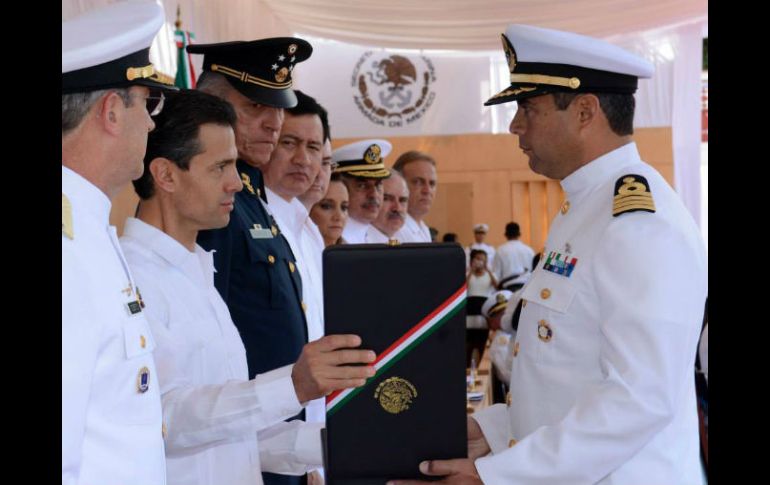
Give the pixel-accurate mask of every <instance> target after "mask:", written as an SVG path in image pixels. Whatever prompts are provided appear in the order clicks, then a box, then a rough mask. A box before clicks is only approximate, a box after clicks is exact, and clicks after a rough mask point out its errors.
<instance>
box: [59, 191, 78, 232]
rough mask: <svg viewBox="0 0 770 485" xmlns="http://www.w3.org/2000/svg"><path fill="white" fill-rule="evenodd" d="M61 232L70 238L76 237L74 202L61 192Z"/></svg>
mask: <svg viewBox="0 0 770 485" xmlns="http://www.w3.org/2000/svg"><path fill="white" fill-rule="evenodd" d="M61 233H62V234H64V235H65V236H67V237H68V238H70V239H75V232H74V228H73V227H72V204H70V200H69V199H68V198H67V196H66V195H64V194H61Z"/></svg>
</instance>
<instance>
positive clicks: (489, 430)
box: [421, 25, 707, 485]
mask: <svg viewBox="0 0 770 485" xmlns="http://www.w3.org/2000/svg"><path fill="white" fill-rule="evenodd" d="M502 40H503V47H504V49H505V54H506V58H507V60H508V65H509V68H510V73H511V85H510V87H508V88H506V89H505V90H504V91H502V92H501V93H499V94H497V95H495V96H494V97H492V98H491V99H490V100H489V101H487V103H486V104H497V103H503V102H510V101H517V102H518V105H519V106H518V111H517V113H516V115H515V117H514V119H513V121H512V122H511V126H510V131H511V133H513V134H515V135H517V137H518V142H519V146H520V147H521V148H522V150H523V151H524V153H525V154H526V155H527V156H528V157H529V166H530V168H531V169H532V170H533V171H534V172H536V173H539V174H542V175H544V176H547V177H549V178H551V179H556V180H559V181H560V183H561V185H562V187H563V189H564V191H565V193H566V200H565V201H564V204H563V206H562V208H561V210H560V212H559V213H558V214H557V215H556V218H555V219H554V221H553V224H552V225H551V229H550V234H549V236H548V239H547V241H546V247H545V253H544V255H543V258H542V259H541V261H540V262H539V263H538V265H537V267H536V268H535V270H534V272H533V274H532V277H531V279H530V280H529V282H528V283H527V285H526V286H525V287H524V288H523V299H524V301H525V302H526V305H525V306H524V307H523V308H522V312H521V317H520V320H519V327H518V331H517V333H516V342H517V344H519V349H518V350H519V351H518V354H517V355H516V356H514V358H513V366H512V375H511V386H512V387H511V396H512V399H511V402H510V404H509V405H505V404H501V405H495V406H492V407H490V408H488V409H486V410H483V411H481V412H479V413H476V414H474V415H473V418H472V419H469V426H468V437H469V459H460V460H450V461H432V462H424V463H422V464H421V468H422V469H423V470H424V471H425V472H427V473H429V474H432V475H448V477H447V478H445V479H444V481H443V483H486V484H494V485H497V484H527V485H540V484H542V485H546V484H547V485H553V484H602V485H619V484H622V485H650V484H664V483H665V484H674V483H676V484H680V485H685V484H687V485H690V484H696V485H700V484H702V483H703V475H702V469H701V465H700V459H699V454H698V446H699V443H698V417H697V414H696V404H695V388H694V379H693V365H694V361H695V353H696V347H697V343H698V334H699V332H700V328H701V322H702V319H703V306H704V301H705V299H706V290H707V266H706V252H705V248H704V244H703V241H702V238H701V235H700V232H699V230H698V228H697V226H696V225H695V222H694V221H693V219H692V217H691V216H690V214H689V213H688V211H687V209H686V208H685V207H684V205H683V204H682V202H681V200H680V199H679V197H678V196H677V194H676V193H675V192H674V191H673V190H672V189H671V187H670V186H669V185H668V183H667V182H666V181H665V180H664V179H663V177H661V176H660V174H659V173H658V172H657V171H656V170H655V169H653V168H652V167H651V166H649V165H647V164H646V163H644V162H643V161H642V160H641V159H640V157H639V152H638V150H637V147H636V145H635V143H634V142H633V141H632V138H631V135H632V133H633V112H634V100H633V93H634V92H635V91H636V87H637V80H638V78H649V77H651V75H652V73H653V68H652V65H651V64H650V63H648V62H647V61H645V60H644V59H641V58H639V57H637V56H635V55H632V54H630V53H628V52H626V51H624V50H622V49H619V48H617V47H615V46H612V45H610V44H608V43H606V42H603V41H599V40H596V39H592V38H588V37H584V36H580V35H575V34H571V33H567V32H559V31H554V30H547V29H541V28H535V27H529V26H524V25H512V26H509V27H508V29H507V30H506V32H505V34H504V36H503V39H502Z"/></svg>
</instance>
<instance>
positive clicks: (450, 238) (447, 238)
mask: <svg viewBox="0 0 770 485" xmlns="http://www.w3.org/2000/svg"><path fill="white" fill-rule="evenodd" d="M441 240H442V241H443V242H457V234H455V233H453V232H448V233H446V234H444V237H442V238H441Z"/></svg>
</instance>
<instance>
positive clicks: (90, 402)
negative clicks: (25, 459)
mask: <svg viewBox="0 0 770 485" xmlns="http://www.w3.org/2000/svg"><path fill="white" fill-rule="evenodd" d="M163 19H164V14H163V9H162V8H161V7H160V6H158V5H157V4H156V3H155V2H143V3H139V2H131V3H128V2H121V3H116V4H113V5H109V6H107V7H104V8H100V9H96V10H91V11H90V12H88V13H86V14H84V15H81V16H79V17H76V18H73V19H72V20H69V21H67V22H62V79H61V82H62V139H61V142H62V143H61V144H62V168H61V170H62V175H61V177H62V247H61V251H62V252H61V255H62V341H61V349H62V369H61V385H62V410H61V412H62V414H61V417H62V420H61V424H62V436H61V444H62V455H61V457H62V479H61V481H62V485H75V484H83V485H90V484H116V483H120V484H124V485H162V484H164V483H166V468H165V459H164V454H163V439H162V437H161V428H162V415H161V404H160V393H159V386H158V373H157V372H156V371H155V363H154V360H153V356H152V351H153V349H154V348H155V341H154V339H153V337H152V333H151V332H150V328H149V326H148V324H147V320H146V319H145V312H144V311H143V308H142V306H143V305H142V299H141V296H140V293H139V289H138V288H137V286H136V284H135V280H134V278H133V275H132V272H131V271H129V266H128V265H127V264H126V261H125V258H124V257H123V253H122V251H121V250H120V246H119V244H118V238H117V234H116V231H115V228H114V227H113V226H110V223H109V215H110V208H111V200H112V199H113V198H114V197H115V196H116V195H117V194H118V193H119V192H120V190H121V189H122V188H123V187H124V186H125V184H127V183H128V182H129V181H131V180H132V179H135V178H137V177H139V176H140V175H141V174H142V170H143V165H142V157H143V156H144V152H145V148H146V146H147V133H148V132H149V131H150V130H152V129H153V127H154V126H155V125H154V124H153V122H152V119H151V118H150V112H152V111H155V110H156V109H160V108H162V90H165V89H168V88H170V87H171V84H173V79H170V78H168V77H167V76H166V77H164V76H161V75H160V74H159V73H157V72H156V71H155V68H154V67H153V66H152V64H150V60H149V49H150V44H151V42H152V40H153V38H154V37H155V34H156V33H157V32H158V30H159V29H160V28H161V26H162V25H163Z"/></svg>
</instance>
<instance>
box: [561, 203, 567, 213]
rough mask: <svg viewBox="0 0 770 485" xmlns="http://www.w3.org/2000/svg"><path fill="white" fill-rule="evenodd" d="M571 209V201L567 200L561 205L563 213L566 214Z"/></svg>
mask: <svg viewBox="0 0 770 485" xmlns="http://www.w3.org/2000/svg"><path fill="white" fill-rule="evenodd" d="M568 211H569V201H568V200H565V201H564V203H563V204H562V205H561V213H562V214H566V213H567V212H568Z"/></svg>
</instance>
